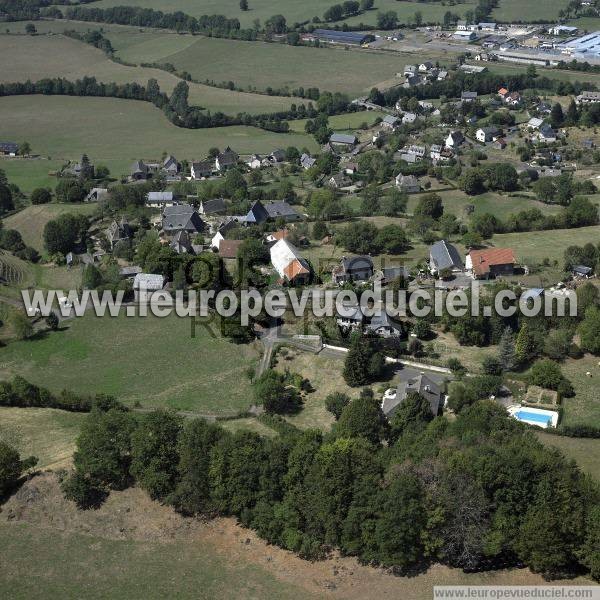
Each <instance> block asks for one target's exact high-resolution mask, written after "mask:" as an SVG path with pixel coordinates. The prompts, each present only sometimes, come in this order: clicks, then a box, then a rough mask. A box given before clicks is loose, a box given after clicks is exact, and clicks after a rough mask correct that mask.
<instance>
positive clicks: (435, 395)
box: [381, 373, 442, 419]
mask: <svg viewBox="0 0 600 600" xmlns="http://www.w3.org/2000/svg"><path fill="white" fill-rule="evenodd" d="M409 392H417V393H418V394H420V395H421V396H423V398H425V400H427V401H428V402H429V406H430V407H431V412H432V414H433V415H434V416H437V414H438V411H439V408H440V401H441V399H442V390H441V388H440V386H439V385H438V384H437V383H435V382H434V381H432V380H431V379H430V378H429V377H427V375H424V374H422V373H421V374H420V375H417V376H416V377H413V378H411V379H408V380H407V381H401V382H400V384H399V385H398V390H397V391H396V397H395V398H392V399H387V398H386V399H385V400H384V401H383V403H382V406H381V409H382V410H383V414H384V415H385V416H386V417H387V418H388V419H391V418H392V417H393V416H394V414H395V413H396V411H397V410H398V408H399V407H400V405H401V404H402V402H404V400H406V396H407V395H408V393H409Z"/></svg>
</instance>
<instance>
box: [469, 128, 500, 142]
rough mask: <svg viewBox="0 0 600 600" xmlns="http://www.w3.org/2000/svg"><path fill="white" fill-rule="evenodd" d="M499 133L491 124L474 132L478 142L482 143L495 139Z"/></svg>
mask: <svg viewBox="0 0 600 600" xmlns="http://www.w3.org/2000/svg"><path fill="white" fill-rule="evenodd" d="M499 134H500V130H499V129H498V128H497V127H494V126H493V125H492V126H490V127H480V128H479V129H478V130H477V131H476V132H475V138H476V139H477V141H478V142H481V143H482V144H484V143H485V142H491V141H493V140H495V139H496V138H497V137H498V135H499Z"/></svg>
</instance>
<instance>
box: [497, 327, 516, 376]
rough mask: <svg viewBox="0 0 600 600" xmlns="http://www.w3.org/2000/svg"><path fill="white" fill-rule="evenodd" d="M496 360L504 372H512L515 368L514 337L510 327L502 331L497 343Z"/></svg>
mask: <svg viewBox="0 0 600 600" xmlns="http://www.w3.org/2000/svg"><path fill="white" fill-rule="evenodd" d="M498 360H499V361H500V364H501V365H502V369H503V370H504V371H512V370H513V369H514V368H515V364H516V359H515V336H514V334H513V332H512V329H511V328H510V327H507V328H506V329H505V330H504V332H503V333H502V337H501V338H500V342H499V343H498Z"/></svg>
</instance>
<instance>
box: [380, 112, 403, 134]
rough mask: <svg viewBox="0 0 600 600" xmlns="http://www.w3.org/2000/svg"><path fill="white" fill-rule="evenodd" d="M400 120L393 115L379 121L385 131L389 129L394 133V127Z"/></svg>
mask: <svg viewBox="0 0 600 600" xmlns="http://www.w3.org/2000/svg"><path fill="white" fill-rule="evenodd" d="M399 121H400V119H398V117H394V116H393V115H385V117H383V119H382V121H381V126H382V127H383V128H385V129H391V130H392V131H394V129H396V127H398V123H399Z"/></svg>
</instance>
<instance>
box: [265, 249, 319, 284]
mask: <svg viewBox="0 0 600 600" xmlns="http://www.w3.org/2000/svg"><path fill="white" fill-rule="evenodd" d="M270 252H271V263H272V264H273V267H275V270H276V271H277V273H278V275H279V277H281V279H283V280H284V281H287V282H289V283H300V284H301V283H306V282H308V280H309V277H310V267H309V265H308V263H307V262H306V260H305V259H304V258H302V256H301V255H300V253H299V252H298V249H297V248H296V247H295V246H293V245H292V244H290V242H288V241H287V240H286V239H281V240H279V241H278V242H277V243H276V244H273V246H271V251H270Z"/></svg>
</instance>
